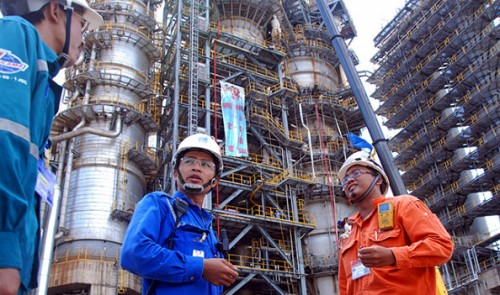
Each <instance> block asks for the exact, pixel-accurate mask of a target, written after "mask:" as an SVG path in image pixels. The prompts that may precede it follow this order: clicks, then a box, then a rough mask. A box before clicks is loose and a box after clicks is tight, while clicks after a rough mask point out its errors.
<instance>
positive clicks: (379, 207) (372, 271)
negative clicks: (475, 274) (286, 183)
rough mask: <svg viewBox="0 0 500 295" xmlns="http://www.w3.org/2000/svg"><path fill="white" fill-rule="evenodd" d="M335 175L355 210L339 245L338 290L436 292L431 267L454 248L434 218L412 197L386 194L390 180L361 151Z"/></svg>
mask: <svg viewBox="0 0 500 295" xmlns="http://www.w3.org/2000/svg"><path fill="white" fill-rule="evenodd" d="M338 175H339V178H340V180H341V183H342V186H343V192H344V194H345V196H344V197H345V198H346V200H347V202H348V203H349V204H351V205H352V206H355V207H356V208H357V209H358V211H357V212H356V213H355V214H354V215H353V216H351V217H350V218H349V220H348V221H347V224H349V225H350V226H351V229H350V231H346V236H344V237H343V239H342V243H341V248H340V253H339V290H340V294H341V295H359V294H374V295H375V294H384V295H385V294H391V295H397V294H401V295H409V294H411V295H429V294H436V270H435V267H436V266H438V265H441V264H444V263H445V262H447V261H448V260H449V259H450V258H451V255H452V252H453V242H452V240H451V237H450V235H449V234H448V232H447V231H446V229H445V228H444V227H443V225H442V224H441V222H440V221H439V219H438V218H437V216H436V215H434V214H433V213H432V212H431V211H430V210H429V208H427V206H426V205H425V204H424V203H422V201H420V200H419V199H417V198H416V197H414V196H411V195H400V196H396V197H387V196H385V194H387V191H388V189H389V179H388V177H387V175H386V173H385V172H384V170H383V169H382V168H381V167H380V166H379V164H377V163H376V162H375V161H374V160H373V159H371V158H370V157H369V156H368V154H366V153H365V152H357V153H355V154H353V155H351V156H350V157H349V158H347V160H346V161H345V163H344V164H343V166H342V167H341V168H340V170H339V174H338Z"/></svg>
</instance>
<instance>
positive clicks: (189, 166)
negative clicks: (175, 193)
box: [174, 151, 216, 194]
mask: <svg viewBox="0 0 500 295" xmlns="http://www.w3.org/2000/svg"><path fill="white" fill-rule="evenodd" d="M215 169H216V167H215V163H214V160H213V158H212V156H211V155H210V154H209V153H207V152H203V151H188V152H187V153H185V154H184V155H183V156H182V158H181V159H179V168H178V171H177V170H176V171H174V177H175V179H176V182H177V187H178V188H179V190H181V191H182V184H181V183H180V180H179V177H178V173H180V174H181V175H182V178H183V179H184V181H185V182H186V183H189V184H195V185H204V184H206V183H208V182H210V181H211V180H212V179H213V178H214V177H215V172H216V171H215ZM215 186H216V182H214V184H212V185H210V186H208V187H207V188H206V189H205V190H204V192H203V193H204V194H206V193H208V191H209V190H210V189H211V188H213V187H215ZM183 192H184V191H183ZM184 193H185V192H184Z"/></svg>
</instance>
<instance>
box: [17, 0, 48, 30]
mask: <svg viewBox="0 0 500 295" xmlns="http://www.w3.org/2000/svg"><path fill="white" fill-rule="evenodd" d="M49 4H50V2H49V3H47V4H45V5H44V6H42V8H40V9H38V10H37V11H33V12H30V13H27V14H25V15H21V16H22V17H23V18H24V19H25V20H27V21H29V22H30V23H31V24H32V25H36V24H39V23H41V22H42V21H43V20H44V19H45V15H44V13H43V12H44V10H45V8H47V6H48V5H49Z"/></svg>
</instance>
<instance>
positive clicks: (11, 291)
mask: <svg viewBox="0 0 500 295" xmlns="http://www.w3.org/2000/svg"><path fill="white" fill-rule="evenodd" d="M20 285H21V277H20V276H19V270H17V269H16V268H0V294H5V295H16V294H17V290H18V289H19V286H20Z"/></svg>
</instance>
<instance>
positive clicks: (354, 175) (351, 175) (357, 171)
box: [341, 169, 372, 186]
mask: <svg viewBox="0 0 500 295" xmlns="http://www.w3.org/2000/svg"><path fill="white" fill-rule="evenodd" d="M363 173H368V174H372V172H371V171H368V170H362V169H354V170H352V171H351V173H349V174H347V175H346V176H345V177H344V179H342V182H341V184H342V185H343V186H344V185H346V184H347V182H348V181H349V179H356V178H358V177H359V176H360V175H361V174H363Z"/></svg>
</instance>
